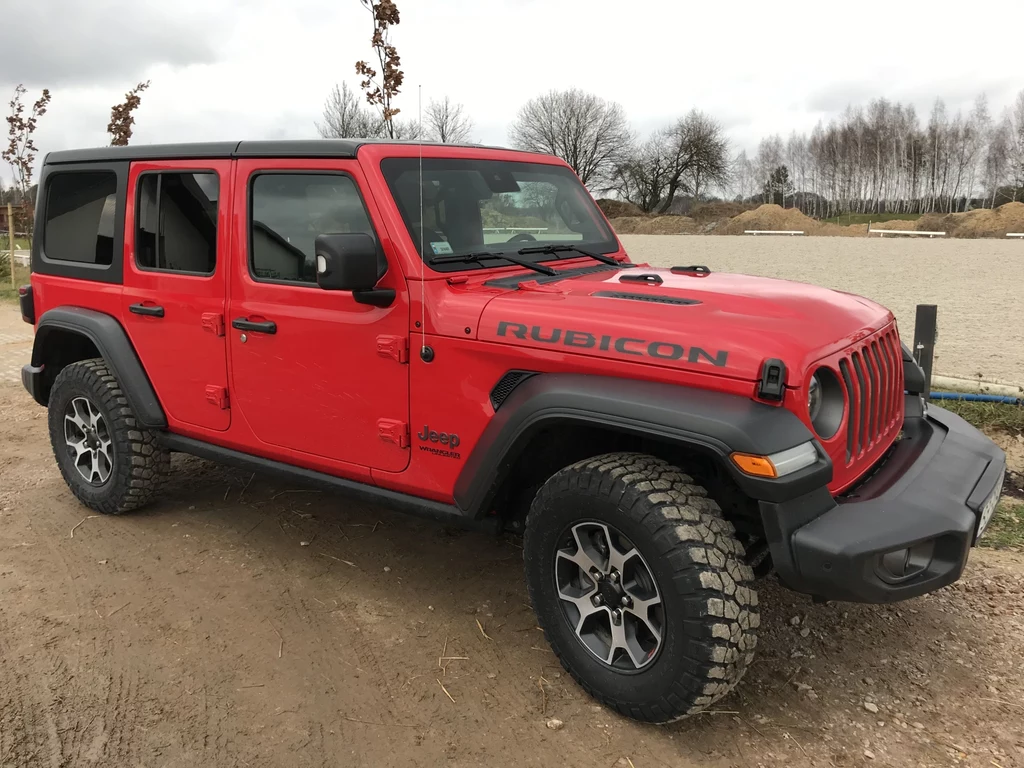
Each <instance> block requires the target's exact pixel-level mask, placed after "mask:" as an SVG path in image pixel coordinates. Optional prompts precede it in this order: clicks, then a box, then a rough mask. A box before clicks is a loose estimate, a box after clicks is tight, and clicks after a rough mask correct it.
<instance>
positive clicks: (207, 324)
mask: <svg viewBox="0 0 1024 768" xmlns="http://www.w3.org/2000/svg"><path fill="white" fill-rule="evenodd" d="M203 330H204V331H209V332H210V333H212V334H213V335H214V336H223V335H224V315H222V314H219V313H217V312H203Z"/></svg>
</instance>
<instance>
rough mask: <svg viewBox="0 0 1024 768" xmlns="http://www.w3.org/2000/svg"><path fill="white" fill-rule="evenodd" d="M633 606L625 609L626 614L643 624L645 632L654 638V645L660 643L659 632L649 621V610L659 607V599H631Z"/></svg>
mask: <svg viewBox="0 0 1024 768" xmlns="http://www.w3.org/2000/svg"><path fill="white" fill-rule="evenodd" d="M632 600H633V604H632V605H631V606H629V607H628V608H626V612H627V613H628V614H630V615H632V616H633V617H635V618H636V620H637V621H641V622H643V623H644V626H646V627H647V630H648V631H649V632H650V633H651V635H652V636H653V637H654V641H655V642H656V643H661V630H660V629H658V627H656V626H655V625H654V623H653V622H652V621H651V614H650V609H651V608H653V607H654V606H656V605H661V597H657V596H656V597H652V598H651V599H650V600H638V599H637V598H635V597H634V598H632Z"/></svg>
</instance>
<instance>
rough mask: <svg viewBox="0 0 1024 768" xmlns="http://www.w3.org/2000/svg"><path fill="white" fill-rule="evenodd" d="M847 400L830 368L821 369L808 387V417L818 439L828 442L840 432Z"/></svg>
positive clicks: (812, 377) (815, 373)
mask: <svg viewBox="0 0 1024 768" xmlns="http://www.w3.org/2000/svg"><path fill="white" fill-rule="evenodd" d="M845 412H846V399H845V398H844V396H843V387H842V385H840V383H839V379H838V378H837V377H836V375H835V374H834V373H833V372H832V371H831V369H829V368H819V369H818V370H816V371H815V372H814V375H813V376H811V381H810V384H809V385H808V387H807V415H808V416H810V418H811V426H813V427H814V431H815V432H816V433H817V435H818V437H821V438H823V439H825V440H828V439H829V438H831V437H834V436H835V434H836V432H838V431H839V425H840V424H842V423H843V414H844V413H845Z"/></svg>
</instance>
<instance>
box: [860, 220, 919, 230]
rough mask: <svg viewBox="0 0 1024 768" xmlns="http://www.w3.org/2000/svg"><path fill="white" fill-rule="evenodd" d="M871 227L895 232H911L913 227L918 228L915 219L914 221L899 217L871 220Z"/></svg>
mask: <svg viewBox="0 0 1024 768" xmlns="http://www.w3.org/2000/svg"><path fill="white" fill-rule="evenodd" d="M871 228H872V229H884V230H885V231H886V232H892V231H896V232H904V231H911V232H912V231H913V230H915V229H919V227H918V226H917V221H916V220H915V221H901V220H899V219H894V220H893V221H873V222H871Z"/></svg>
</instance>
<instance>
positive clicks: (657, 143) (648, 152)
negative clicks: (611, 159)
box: [610, 133, 671, 213]
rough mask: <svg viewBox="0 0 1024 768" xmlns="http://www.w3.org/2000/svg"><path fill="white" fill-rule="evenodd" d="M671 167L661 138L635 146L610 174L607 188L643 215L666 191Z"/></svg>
mask: <svg viewBox="0 0 1024 768" xmlns="http://www.w3.org/2000/svg"><path fill="white" fill-rule="evenodd" d="M670 176H671V167H670V164H669V158H668V155H667V153H666V152H665V145H664V143H663V141H662V134H661V133H659V134H655V135H654V136H652V137H651V138H649V139H648V140H647V141H645V142H644V143H642V144H640V145H639V146H636V147H634V148H633V149H632V151H631V152H630V153H629V156H628V157H627V158H626V159H625V160H624V161H623V162H621V163H619V164H618V165H617V166H616V167H615V170H614V172H613V175H612V178H611V183H610V187H611V189H613V190H615V192H617V193H618V194H619V196H620V197H622V198H623V199H624V200H626V201H628V202H630V203H633V205H635V206H637V207H638V208H640V210H642V211H645V212H648V213H650V212H652V211H654V210H655V209H656V208H658V207H659V206H660V205H661V204H662V202H663V201H664V198H665V191H666V190H667V189H668V184H669V178H670Z"/></svg>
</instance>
